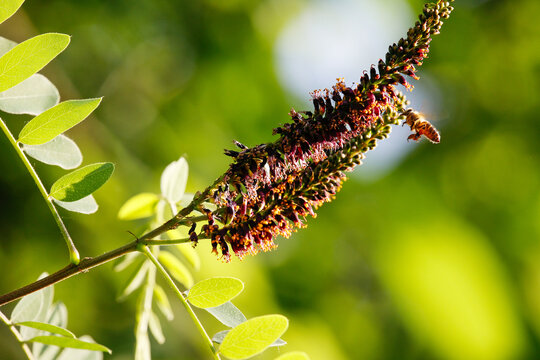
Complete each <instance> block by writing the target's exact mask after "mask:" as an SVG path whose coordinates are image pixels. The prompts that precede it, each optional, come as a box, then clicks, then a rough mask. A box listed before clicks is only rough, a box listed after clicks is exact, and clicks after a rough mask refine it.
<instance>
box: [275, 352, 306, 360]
mask: <svg viewBox="0 0 540 360" xmlns="http://www.w3.org/2000/svg"><path fill="white" fill-rule="evenodd" d="M275 360H309V356H308V354H306V353H305V352H303V351H291V352H288V353H286V354H283V355H281V356H280V357H277V358H276V359H275Z"/></svg>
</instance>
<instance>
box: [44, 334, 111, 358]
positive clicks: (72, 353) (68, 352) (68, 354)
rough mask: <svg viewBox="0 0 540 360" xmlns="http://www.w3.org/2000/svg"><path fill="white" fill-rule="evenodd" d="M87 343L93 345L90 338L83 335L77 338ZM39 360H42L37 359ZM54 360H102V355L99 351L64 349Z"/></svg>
mask: <svg viewBox="0 0 540 360" xmlns="http://www.w3.org/2000/svg"><path fill="white" fill-rule="evenodd" d="M79 340H83V341H86V342H89V343H95V341H94V339H92V337H91V336H88V335H83V336H81V337H80V338H79ZM39 360H42V359H41V358H39ZM56 360H103V353H102V352H101V351H91V350H82V349H69V348H67V349H64V351H62V353H61V354H60V356H59V357H58V358H57V359H56Z"/></svg>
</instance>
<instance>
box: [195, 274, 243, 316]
mask: <svg viewBox="0 0 540 360" xmlns="http://www.w3.org/2000/svg"><path fill="white" fill-rule="evenodd" d="M242 290H244V283H243V282H242V281H241V280H238V279H236V278H233V277H214V278H210V279H206V280H202V281H200V282H198V283H197V284H195V286H193V287H192V288H191V289H190V290H189V295H188V300H189V302H190V303H191V304H192V305H194V306H196V307H199V308H203V309H204V308H209V307H216V306H219V305H222V304H224V303H226V302H227V301H230V300H232V299H234V298H235V297H236V296H237V295H238V294H240V293H241V292H242Z"/></svg>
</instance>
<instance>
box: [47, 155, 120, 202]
mask: <svg viewBox="0 0 540 360" xmlns="http://www.w3.org/2000/svg"><path fill="white" fill-rule="evenodd" d="M113 171H114V165H113V164H112V163H97V164H92V165H87V166H85V167H82V168H80V169H78V170H75V171H73V172H71V173H69V174H67V175H64V176H62V177H61V178H60V179H58V180H57V181H56V182H55V183H54V184H53V186H52V187H51V193H50V196H52V197H53V198H55V199H56V200H60V201H77V200H80V199H82V198H84V197H86V196H88V195H90V194H92V193H93V192H94V191H96V190H97V189H99V188H100V187H101V185H103V184H105V183H106V182H107V180H109V178H110V177H111V175H112V173H113Z"/></svg>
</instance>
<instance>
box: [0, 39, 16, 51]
mask: <svg viewBox="0 0 540 360" xmlns="http://www.w3.org/2000/svg"><path fill="white" fill-rule="evenodd" d="M15 46H17V43H16V42H15V41H11V40H9V39H6V38H4V37H1V36H0V56H2V55H4V54H5V53H7V52H8V51H9V50H11V49H13V48H14V47H15Z"/></svg>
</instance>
